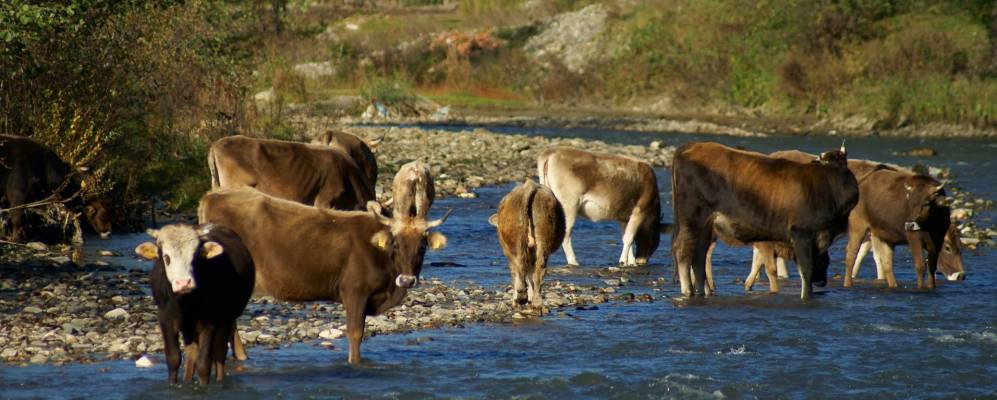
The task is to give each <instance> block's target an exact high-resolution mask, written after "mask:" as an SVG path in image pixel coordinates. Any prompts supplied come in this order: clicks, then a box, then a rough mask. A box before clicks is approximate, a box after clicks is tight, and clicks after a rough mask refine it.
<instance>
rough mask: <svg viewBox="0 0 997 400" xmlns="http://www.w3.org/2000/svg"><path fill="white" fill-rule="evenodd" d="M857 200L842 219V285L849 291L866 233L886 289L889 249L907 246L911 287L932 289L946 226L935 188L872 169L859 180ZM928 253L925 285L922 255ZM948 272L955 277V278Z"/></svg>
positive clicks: (940, 191) (920, 178)
mask: <svg viewBox="0 0 997 400" xmlns="http://www.w3.org/2000/svg"><path fill="white" fill-rule="evenodd" d="M859 188H860V191H861V198H860V200H859V204H858V205H857V206H856V207H855V210H854V211H853V212H852V214H851V215H850V216H849V219H848V245H847V246H846V248H845V283H844V285H845V286H846V287H848V286H851V285H852V268H853V267H854V265H855V259H856V256H857V253H858V251H859V247H860V246H861V244H862V241H863V240H864V239H865V237H866V233H871V236H872V245H873V247H875V248H876V250H877V251H880V252H881V253H882V255H881V261H882V262H883V263H882V267H883V274H884V275H885V276H886V282H887V285H888V286H889V287H896V286H897V282H896V277H895V276H894V274H893V261H892V260H893V247H894V246H896V245H897V244H903V243H907V244H908V245H909V246H910V248H911V253H912V254H913V256H914V270H915V274H916V275H917V287H918V288H919V289H921V288H925V287H927V288H928V289H934V287H935V272H936V270H937V267H938V258H939V255H940V254H941V253H942V250H943V247H944V246H945V237H946V235H947V234H948V233H949V226H950V225H951V218H950V211H951V210H950V207H949V204H950V203H949V201H950V200H949V199H948V198H947V197H946V196H945V189H944V187H943V186H942V184H941V183H940V182H938V181H937V180H935V179H934V178H931V177H929V176H924V175H914V174H912V173H909V172H905V171H898V170H894V169H887V168H884V169H877V170H874V171H872V172H870V173H869V174H867V175H866V176H865V177H863V178H862V180H861V182H860V184H859ZM925 251H926V252H927V253H928V260H927V273H928V276H927V280H926V282H925V277H924V273H925V260H924V253H925ZM958 272H962V271H957V272H953V274H954V275H956V277H957V278H958V277H961V276H964V274H962V275H960V274H958Z"/></svg>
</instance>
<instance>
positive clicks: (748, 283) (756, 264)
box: [744, 244, 765, 292]
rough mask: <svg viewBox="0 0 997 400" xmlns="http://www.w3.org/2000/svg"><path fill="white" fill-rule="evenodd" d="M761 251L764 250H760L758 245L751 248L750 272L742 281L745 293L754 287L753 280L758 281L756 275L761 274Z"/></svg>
mask: <svg viewBox="0 0 997 400" xmlns="http://www.w3.org/2000/svg"><path fill="white" fill-rule="evenodd" d="M762 251H765V250H764V249H762V248H760V245H758V244H754V245H752V246H751V272H749V273H748V278H747V279H745V280H744V291H745V292H750V291H751V289H753V288H754V287H755V279H758V273H759V272H761V267H762V255H761V252H762Z"/></svg>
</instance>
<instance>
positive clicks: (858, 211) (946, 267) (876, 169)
mask: <svg viewBox="0 0 997 400" xmlns="http://www.w3.org/2000/svg"><path fill="white" fill-rule="evenodd" d="M772 156H773V157H780V158H786V159H790V160H796V161H802V160H806V159H813V157H815V156H814V155H812V154H808V153H804V152H801V151H796V150H791V151H779V152H775V153H772ZM848 168H849V169H850V170H851V171H852V173H854V174H855V177H856V178H857V179H858V181H859V193H860V196H859V203H858V205H857V206H856V207H855V209H854V210H853V211H852V214H854V215H852V216H851V217H850V219H849V238H848V240H849V247H846V252H845V255H846V260H847V258H848V256H851V257H852V260H853V261H851V263H850V264H849V265H846V266H845V270H846V275H848V276H846V277H845V286H851V282H852V279H853V278H855V276H856V272H855V270H856V269H857V266H858V265H859V264H860V263H861V259H862V257H859V254H861V255H862V256H864V255H865V253H864V252H863V251H862V248H863V247H865V248H866V249H868V248H870V247H871V248H872V249H873V257H874V258H875V259H876V267H877V277H878V278H879V279H886V281H887V285H889V286H890V287H896V277H895V276H894V274H893V248H894V247H895V246H896V245H898V244H903V243H908V241H907V237H908V235H907V234H904V233H903V232H904V231H903V229H904V228H903V223H904V222H905V221H906V220H905V219H904V218H902V217H899V216H898V215H899V214H901V213H903V212H902V210H901V208H900V207H895V205H898V204H906V206H907V207H914V204H912V203H911V202H912V201H917V200H919V199H916V198H915V199H912V198H911V197H910V196H909V195H908V193H907V192H906V191H905V190H901V189H903V187H902V186H901V185H900V184H899V183H897V182H898V180H899V179H901V177H902V178H903V179H906V180H908V181H909V182H912V183H911V184H912V185H915V186H917V185H916V184H915V182H916V183H917V184H919V185H922V186H923V185H935V186H936V187H937V188H938V189H941V183H939V182H938V181H936V180H934V179H933V178H930V177H927V176H924V175H920V174H915V173H914V172H913V171H911V170H909V169H906V168H903V167H900V166H897V165H892V164H883V163H878V162H875V161H869V160H848ZM873 177H875V178H876V180H874V181H869V182H867V179H868V178H873ZM886 177H893V178H894V179H892V180H890V179H886ZM887 182H892V183H893V185H894V187H893V189H892V190H890V189H888V188H886V187H884V186H876V185H882V184H884V183H887ZM919 188H920V190H921V191H924V190H928V189H930V188H922V187H919ZM938 194H940V195H941V197H938V195H937V194H936V193H932V194H929V195H928V196H929V197H931V196H933V198H934V199H935V200H936V201H935V202H934V204H928V203H926V204H927V206H929V207H930V208H931V209H932V213H944V214H946V215H947V213H948V212H949V211H948V210H949V207H948V206H947V204H948V200H947V199H945V197H944V192H941V193H938ZM920 200H923V199H920ZM929 203H930V202H929ZM909 216H910V215H909ZM867 217H868V218H872V220H867ZM924 218H926V219H930V220H932V221H935V220H937V219H938V218H939V217H936V216H935V215H934V214H932V215H930V216H928V215H925V216H924ZM852 219H855V220H856V224H858V225H855V232H854V233H852V224H853V222H852ZM889 222H892V228H889V227H887V226H885V225H886V224H888V223H889ZM943 225H944V226H945V228H941V226H934V225H932V229H934V230H938V229H941V230H940V231H937V232H932V233H930V234H928V235H927V236H925V235H923V234H915V235H913V236H918V237H920V238H922V239H925V238H929V237H930V238H935V237H941V240H940V241H939V242H935V243H932V245H931V247H932V248H934V249H935V252H936V253H937V255H936V256H935V257H936V260H937V264H936V265H937V270H938V271H940V272H942V274H944V275H945V277H946V279H948V280H961V279H964V278H965V276H966V274H965V271H964V270H963V265H962V249H961V242H960V240H959V232H958V230H957V229H956V228H955V226H954V225H953V224H951V223H949V224H943ZM861 226H868V227H869V229H868V231H869V234H868V235H866V231H863V230H862V228H861ZM860 231H861V232H862V234H861V237H859V236H858V235H859V232H860ZM886 231H891V232H892V233H891V234H890V235H888V236H889V238H883V237H881V236H879V233H883V232H886ZM866 236H868V237H869V245H868V246H866V245H865V240H864V239H865V237H866ZM923 247H924V248H926V249H927V245H924V246H923ZM866 251H868V250H866ZM911 251H914V246H912V247H911ZM928 252H929V264H930V253H931V252H932V250H928ZM914 260H915V264H916V262H917V260H918V257H917V256H916V255H915V257H914ZM929 267H930V266H929ZM915 270H918V268H916V267H915ZM930 270H931V271H932V273H931V274H932V279H931V281H932V282H933V281H934V271H935V270H936V267H930ZM919 275H920V274H919ZM918 280H919V281H920V278H919V279H918ZM920 286H921V285H918V287H920Z"/></svg>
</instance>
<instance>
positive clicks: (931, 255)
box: [924, 236, 944, 289]
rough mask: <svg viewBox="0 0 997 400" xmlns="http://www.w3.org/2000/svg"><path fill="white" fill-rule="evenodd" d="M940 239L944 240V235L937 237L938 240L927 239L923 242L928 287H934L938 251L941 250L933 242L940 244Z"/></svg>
mask: <svg viewBox="0 0 997 400" xmlns="http://www.w3.org/2000/svg"><path fill="white" fill-rule="evenodd" d="M942 240H944V236H943V237H941V238H938V241H932V240H929V241H927V242H926V243H925V244H924V245H925V247H927V250H928V271H927V273H928V276H927V278H928V279H927V280H928V289H934V288H935V273H936V272H937V271H938V252H939V250H941V249H940V248H939V246H936V245H935V243H938V244H939V245H942V244H943V243H942Z"/></svg>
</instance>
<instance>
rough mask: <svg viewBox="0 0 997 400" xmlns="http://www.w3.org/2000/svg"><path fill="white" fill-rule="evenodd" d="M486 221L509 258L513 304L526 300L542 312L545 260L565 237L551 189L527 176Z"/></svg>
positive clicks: (562, 221)
mask: <svg viewBox="0 0 997 400" xmlns="http://www.w3.org/2000/svg"><path fill="white" fill-rule="evenodd" d="M488 223H490V224H492V225H493V226H495V227H496V228H498V238H499V244H501V245H502V251H503V252H504V253H505V257H506V258H507V259H508V260H509V272H510V273H511V274H512V288H513V290H514V292H515V294H514V295H513V298H512V305H513V307H517V306H522V305H525V304H526V302H527V301H529V303H530V306H531V307H532V308H533V309H534V310H536V311H538V312H542V311H543V296H542V294H541V290H540V289H541V287H542V286H543V281H544V274H545V273H546V271H547V259H548V258H549V257H550V254H551V253H553V252H554V251H557V249H558V248H559V247H561V242H562V241H563V240H564V210H563V209H562V208H561V204H560V203H558V201H557V198H555V197H554V192H552V191H551V190H550V189H549V188H547V187H545V186H541V185H537V184H536V182H533V180H532V179H527V180H526V182H523V183H522V184H520V185H518V186H516V187H515V188H514V189H512V191H511V192H509V194H507V195H506V196H505V197H504V198H502V202H501V203H499V207H498V213H496V214H493V215H492V216H491V217H490V218H488ZM527 290H528V292H527Z"/></svg>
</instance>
